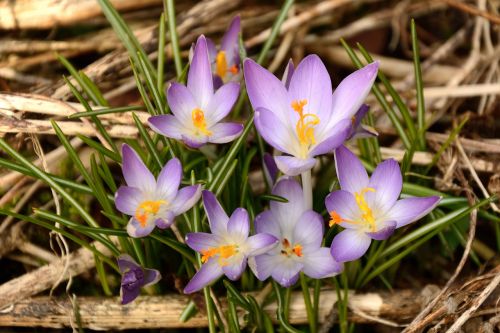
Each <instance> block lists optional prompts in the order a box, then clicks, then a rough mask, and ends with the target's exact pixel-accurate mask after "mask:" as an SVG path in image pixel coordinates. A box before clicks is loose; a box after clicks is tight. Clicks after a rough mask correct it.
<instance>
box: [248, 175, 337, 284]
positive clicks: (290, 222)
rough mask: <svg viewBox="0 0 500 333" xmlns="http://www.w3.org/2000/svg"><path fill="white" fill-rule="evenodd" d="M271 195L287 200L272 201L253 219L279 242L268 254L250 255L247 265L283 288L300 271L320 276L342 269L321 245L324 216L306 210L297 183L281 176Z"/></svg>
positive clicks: (292, 282) (292, 281) (291, 282)
mask: <svg viewBox="0 0 500 333" xmlns="http://www.w3.org/2000/svg"><path fill="white" fill-rule="evenodd" d="M273 194H275V195H279V196H281V197H283V198H286V199H288V202H287V203H282V202H277V201H271V204H270V205H271V209H270V210H268V211H265V212H263V213H261V214H259V215H258V216H257V217H256V218H255V230H256V232H257V233H258V234H259V233H267V234H271V235H273V236H275V237H276V238H278V239H279V244H278V246H276V247H275V248H273V249H271V250H269V251H268V252H267V253H264V254H262V255H259V256H256V257H254V258H250V260H249V265H250V268H251V269H252V271H253V272H254V274H255V275H256V276H257V278H258V279H259V280H261V281H263V280H265V279H267V278H268V277H269V276H272V277H273V279H274V280H276V282H278V283H279V284H281V285H282V286H284V287H289V286H291V285H293V284H294V283H295V282H296V281H297V279H298V277H299V273H300V272H301V271H302V272H304V273H305V274H306V275H307V276H310V277H312V278H315V279H321V278H325V277H328V276H334V275H336V274H338V273H340V272H341V271H342V268H343V267H342V264H339V263H338V262H336V261H335V260H334V259H333V257H332V256H331V255H330V249H328V248H327V247H321V243H322V241H323V219H322V217H321V215H319V214H318V213H316V212H314V211H312V210H308V209H306V206H305V203H304V194H303V192H302V188H301V187H300V185H299V184H298V183H297V182H296V181H295V180H293V179H291V178H282V179H281V180H279V181H278V183H277V184H276V186H275V187H274V189H273Z"/></svg>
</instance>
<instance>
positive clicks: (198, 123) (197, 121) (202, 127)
mask: <svg viewBox="0 0 500 333" xmlns="http://www.w3.org/2000/svg"><path fill="white" fill-rule="evenodd" d="M191 119H192V121H193V125H194V127H196V128H197V129H198V130H199V131H200V132H201V133H203V134H205V135H212V132H210V131H209V130H207V122H206V121H205V113H204V112H203V111H202V110H201V109H199V108H196V109H194V110H193V111H192V112H191Z"/></svg>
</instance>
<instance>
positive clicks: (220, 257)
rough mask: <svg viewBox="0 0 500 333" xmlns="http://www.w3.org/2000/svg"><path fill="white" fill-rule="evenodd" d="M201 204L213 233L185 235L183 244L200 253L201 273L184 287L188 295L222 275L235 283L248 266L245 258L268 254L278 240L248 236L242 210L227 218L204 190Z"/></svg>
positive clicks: (244, 215) (268, 237)
mask: <svg viewBox="0 0 500 333" xmlns="http://www.w3.org/2000/svg"><path fill="white" fill-rule="evenodd" d="M203 205H204V207H205V212H206V214H207V217H208V222H209V224H210V230H211V231H212V233H211V234H210V233H205V232H195V233H188V234H187V235H186V243H187V245H189V247H191V248H192V249H193V250H195V251H198V252H199V253H201V255H202V257H201V262H202V263H203V264H202V265H201V268H200V270H199V271H198V272H197V273H196V274H195V275H194V276H193V278H192V279H191V281H189V283H188V284H187V286H186V288H184V293H186V294H190V293H193V292H195V291H198V290H200V289H202V288H203V287H205V286H207V285H209V284H211V283H212V282H214V281H215V280H217V279H218V278H219V277H221V276H222V275H224V274H225V275H226V276H227V277H228V278H229V279H230V280H237V279H239V277H240V276H241V274H242V273H243V271H244V270H245V268H246V265H247V258H248V257H252V256H255V255H258V254H261V253H264V252H266V251H268V250H269V249H270V248H272V247H274V246H276V244H277V242H278V240H277V239H276V238H275V237H274V236H271V235H268V234H265V233H260V234H258V235H254V236H250V237H248V233H249V231H250V223H249V220H248V213H247V211H246V210H245V209H244V208H237V209H236V210H235V211H234V212H233V214H232V215H231V217H228V216H227V215H226V213H225V212H224V209H222V207H221V206H220V204H219V202H218V201H217V198H216V197H215V195H213V193H212V192H210V191H203Z"/></svg>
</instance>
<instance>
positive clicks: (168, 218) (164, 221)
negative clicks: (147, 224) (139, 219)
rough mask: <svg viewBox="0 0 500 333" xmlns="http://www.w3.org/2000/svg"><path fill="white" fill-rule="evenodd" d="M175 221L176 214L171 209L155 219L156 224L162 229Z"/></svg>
mask: <svg viewBox="0 0 500 333" xmlns="http://www.w3.org/2000/svg"><path fill="white" fill-rule="evenodd" d="M174 222H175V215H174V213H173V212H171V211H167V212H166V213H165V215H164V216H163V217H161V218H158V219H156V220H155V225H156V226H157V227H158V228H160V229H167V228H169V227H170V226H171V225H172V224H173V223H174Z"/></svg>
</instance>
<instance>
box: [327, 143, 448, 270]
mask: <svg viewBox="0 0 500 333" xmlns="http://www.w3.org/2000/svg"><path fill="white" fill-rule="evenodd" d="M335 163H336V164H335V166H336V169H337V176H338V178H339V182H340V188H341V190H339V191H335V192H332V193H330V194H329V195H328V196H327V197H326V199H325V204H326V208H327V209H328V212H329V213H330V217H331V220H330V226H333V225H335V224H338V225H340V226H342V227H344V228H345V230H343V231H342V232H340V233H339V234H338V235H336V236H335V238H334V239H333V242H332V246H331V254H332V256H333V257H334V258H335V260H337V261H339V262H345V261H351V260H356V259H358V258H360V257H361V256H362V255H363V254H364V253H365V252H366V250H368V247H369V246H370V243H371V240H372V239H375V240H383V239H387V238H388V237H389V236H391V235H392V234H393V232H394V230H395V229H397V228H400V227H403V226H405V225H407V224H408V223H411V222H414V221H416V220H418V219H420V218H421V217H423V216H424V215H426V214H428V213H429V212H430V211H431V210H432V209H434V207H436V205H437V204H438V203H439V201H440V200H441V198H440V197H438V196H431V197H420V198H418V197H412V198H406V199H401V200H398V198H399V194H400V193H401V189H402V186H403V179H402V176H401V170H400V169H399V165H398V163H397V162H396V161H395V160H393V159H390V160H386V161H384V162H382V163H380V164H379V165H378V166H377V168H376V169H375V170H374V171H373V174H372V176H371V178H368V174H367V173H366V170H365V168H364V167H363V165H362V164H361V161H360V160H359V159H358V158H357V157H356V155H354V154H353V153H352V152H350V151H349V150H348V149H347V148H346V147H344V146H341V147H339V148H337V149H336V151H335Z"/></svg>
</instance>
